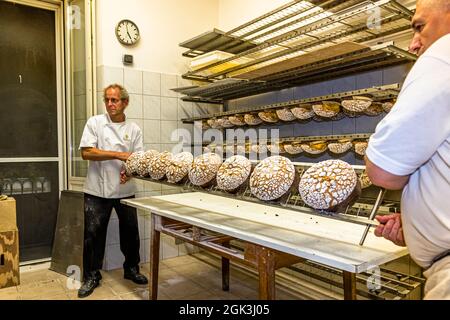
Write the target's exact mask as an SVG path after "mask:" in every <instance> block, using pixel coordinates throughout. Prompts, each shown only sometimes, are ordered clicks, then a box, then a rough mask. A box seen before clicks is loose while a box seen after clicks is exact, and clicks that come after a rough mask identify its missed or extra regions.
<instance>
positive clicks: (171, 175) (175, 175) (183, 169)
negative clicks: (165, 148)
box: [166, 152, 194, 183]
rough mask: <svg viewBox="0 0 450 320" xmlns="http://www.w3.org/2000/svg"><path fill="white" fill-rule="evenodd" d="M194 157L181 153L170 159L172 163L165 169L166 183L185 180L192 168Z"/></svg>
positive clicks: (188, 153)
mask: <svg viewBox="0 0 450 320" xmlns="http://www.w3.org/2000/svg"><path fill="white" fill-rule="evenodd" d="M193 161H194V156H193V155H192V154H191V153H190V152H181V153H178V154H176V155H175V156H173V157H172V161H171V162H170V164H169V166H168V167H167V169H166V177H167V181H168V182H170V183H179V182H182V181H183V180H185V178H186V177H187V175H188V174H189V170H190V169H191V167H192V162H193Z"/></svg>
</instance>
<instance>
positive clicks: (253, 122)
mask: <svg viewBox="0 0 450 320" xmlns="http://www.w3.org/2000/svg"><path fill="white" fill-rule="evenodd" d="M244 121H245V123H246V124H248V125H249V126H257V125H259V124H261V123H263V121H262V120H261V118H260V117H259V116H258V115H256V114H253V113H246V114H245V115H244Z"/></svg>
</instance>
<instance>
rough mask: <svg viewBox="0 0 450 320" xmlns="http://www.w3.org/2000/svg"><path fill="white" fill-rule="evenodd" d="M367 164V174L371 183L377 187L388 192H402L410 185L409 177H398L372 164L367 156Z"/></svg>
mask: <svg viewBox="0 0 450 320" xmlns="http://www.w3.org/2000/svg"><path fill="white" fill-rule="evenodd" d="M364 160H365V163H366V172H367V175H368V176H369V179H370V181H372V183H373V184H374V185H376V186H379V187H383V188H385V189H388V190H401V189H402V188H403V187H404V186H406V185H407V184H408V181H409V176H396V175H393V174H391V173H389V172H387V171H385V170H383V169H381V168H380V167H378V166H376V165H375V164H374V163H372V162H371V161H370V160H369V158H367V156H366V157H365V158H364Z"/></svg>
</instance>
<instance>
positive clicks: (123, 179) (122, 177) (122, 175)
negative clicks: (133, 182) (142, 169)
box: [120, 169, 131, 184]
mask: <svg viewBox="0 0 450 320" xmlns="http://www.w3.org/2000/svg"><path fill="white" fill-rule="evenodd" d="M130 179H131V177H129V176H127V174H126V172H125V169H124V170H122V171H120V184H125V183H127V182H128V180H130Z"/></svg>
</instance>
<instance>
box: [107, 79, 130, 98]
mask: <svg viewBox="0 0 450 320" xmlns="http://www.w3.org/2000/svg"><path fill="white" fill-rule="evenodd" d="M109 89H119V92H120V100H127V101H130V95H129V94H128V91H127V89H125V88H124V87H123V86H121V85H120V84H117V83H114V84H110V85H109V86H107V87H106V88H105V89H103V99H105V98H106V91H108V90H109Z"/></svg>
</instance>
